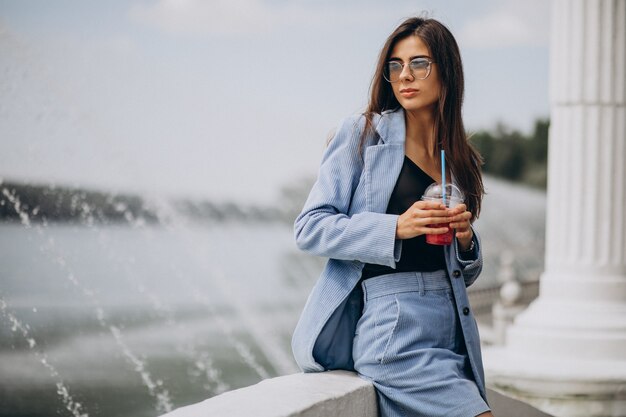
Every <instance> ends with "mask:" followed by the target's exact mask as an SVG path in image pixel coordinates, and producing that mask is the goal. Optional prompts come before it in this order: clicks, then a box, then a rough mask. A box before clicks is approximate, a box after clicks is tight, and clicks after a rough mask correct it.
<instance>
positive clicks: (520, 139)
mask: <svg viewBox="0 0 626 417" xmlns="http://www.w3.org/2000/svg"><path fill="white" fill-rule="evenodd" d="M549 126H550V122H549V120H547V119H538V120H537V121H536V122H535V127H534V130H533V133H532V134H530V135H524V134H522V133H520V132H518V131H516V130H510V129H508V128H507V127H506V126H504V125H503V124H498V125H497V126H496V127H495V129H493V130H492V131H487V130H481V131H479V132H476V133H474V134H473V135H471V136H470V141H471V143H472V144H473V145H474V146H475V147H476V148H477V149H478V151H479V152H480V154H481V155H482V157H483V160H484V165H483V172H485V173H487V174H491V175H493V176H496V177H501V178H505V179H508V180H511V181H518V182H523V183H526V184H529V185H532V186H534V187H540V188H544V189H545V188H546V179H547V168H548V130H549Z"/></svg>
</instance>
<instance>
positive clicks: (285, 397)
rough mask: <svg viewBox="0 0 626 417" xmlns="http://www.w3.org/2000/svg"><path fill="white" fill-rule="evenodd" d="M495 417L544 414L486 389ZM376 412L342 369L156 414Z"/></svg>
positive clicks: (362, 387) (361, 384) (239, 416)
mask: <svg viewBox="0 0 626 417" xmlns="http://www.w3.org/2000/svg"><path fill="white" fill-rule="evenodd" d="M487 397H488V399H489V405H490V406H491V409H492V410H493V414H494V416H496V417H501V416H505V417H550V416H549V415H548V414H545V413H543V412H541V411H539V410H537V409H536V408H534V407H532V406H530V405H528V404H526V403H524V402H521V401H518V400H515V399H513V398H511V397H509V396H507V395H504V394H502V393H499V392H496V391H493V390H491V389H487ZM210 416H219V417H226V416H228V417H249V416H255V417H329V416H341V417H378V409H377V404H376V391H375V390H374V387H373V385H372V384H371V383H369V382H367V381H365V380H364V379H361V378H359V377H358V376H357V375H356V374H355V373H353V372H348V371H328V372H319V373H310V374H302V373H299V374H292V375H286V376H280V377H276V378H271V379H266V380H263V381H261V382H259V383H258V384H256V385H252V386H249V387H245V388H240V389H237V390H233V391H229V392H225V393H223V394H221V395H218V396H215V397H213V398H209V399H208V400H205V401H202V402H199V403H197V404H192V405H188V406H186V407H181V408H178V409H176V410H174V411H172V412H171V413H168V414H165V415H163V416H161V417H210Z"/></svg>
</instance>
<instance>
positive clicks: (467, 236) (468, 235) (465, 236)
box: [456, 229, 472, 239]
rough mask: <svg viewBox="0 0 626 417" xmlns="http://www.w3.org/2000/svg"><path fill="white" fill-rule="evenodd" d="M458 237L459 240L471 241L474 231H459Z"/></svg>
mask: <svg viewBox="0 0 626 417" xmlns="http://www.w3.org/2000/svg"><path fill="white" fill-rule="evenodd" d="M456 237H457V239H471V238H472V231H471V229H467V230H464V231H461V230H457V232H456Z"/></svg>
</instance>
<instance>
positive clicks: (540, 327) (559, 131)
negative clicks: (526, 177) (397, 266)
mask: <svg viewBox="0 0 626 417" xmlns="http://www.w3.org/2000/svg"><path fill="white" fill-rule="evenodd" d="M550 54H551V71H550V84H551V91H550V95H551V126H550V136H549V137H550V143H549V151H548V152H549V155H548V202H547V204H548V207H547V225H546V262H545V268H546V269H545V272H544V273H543V274H542V276H541V285H540V293H539V297H538V298H537V299H536V300H535V301H534V302H533V303H532V304H531V305H530V306H529V308H528V309H527V310H526V311H524V312H523V313H522V314H520V315H519V316H518V317H517V318H516V320H515V323H514V324H513V325H512V326H511V328H509V329H508V331H507V336H506V339H507V340H506V345H505V347H504V348H491V349H488V350H486V351H485V368H486V373H487V383H488V384H489V385H490V386H492V387H493V388H496V389H500V390H505V391H508V392H509V393H510V394H513V395H514V396H517V397H519V398H521V399H524V400H526V401H528V402H531V403H533V404H534V405H535V406H537V407H539V408H542V409H544V410H545V411H547V412H549V413H552V414H554V415H556V416H568V417H570V416H626V0H553V8H552V39H551V51H550Z"/></svg>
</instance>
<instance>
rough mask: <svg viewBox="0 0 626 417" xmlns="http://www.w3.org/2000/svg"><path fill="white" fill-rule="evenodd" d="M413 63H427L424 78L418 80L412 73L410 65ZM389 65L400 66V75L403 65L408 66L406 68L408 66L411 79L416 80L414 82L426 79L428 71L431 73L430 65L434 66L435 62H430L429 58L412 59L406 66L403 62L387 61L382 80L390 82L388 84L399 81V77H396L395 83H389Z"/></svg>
mask: <svg viewBox="0 0 626 417" xmlns="http://www.w3.org/2000/svg"><path fill="white" fill-rule="evenodd" d="M415 61H420V62H423V61H426V62H427V63H428V67H426V75H425V76H424V77H421V78H418V77H416V76H415V73H414V72H413V71H414V69H413V68H411V63H413V62H415ZM391 63H396V64H398V65H401V66H402V69H401V70H400V74H402V71H404V66H405V65H408V66H409V73H410V74H411V77H413V78H414V79H416V80H425V79H426V78H428V76H429V75H430V71H431V69H432V64H434V63H435V61H433V60H432V59H430V58H424V57H419V58H413V59H412V60H410V61H409V62H408V64H407V63H404V62H399V61H388V62H387V63H386V64H385V70H384V71H383V78H384V79H385V80H386V81H387V82H390V83H397V82H398V81H400V78H399V77H398V79H397V80H396V81H391V80H390V79H389V78H391V77H390V75H389V64H391Z"/></svg>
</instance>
